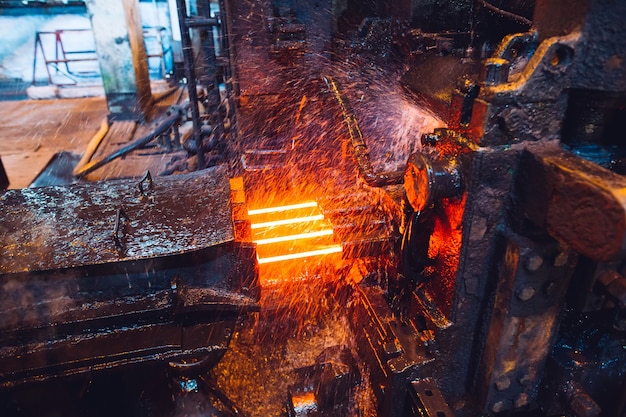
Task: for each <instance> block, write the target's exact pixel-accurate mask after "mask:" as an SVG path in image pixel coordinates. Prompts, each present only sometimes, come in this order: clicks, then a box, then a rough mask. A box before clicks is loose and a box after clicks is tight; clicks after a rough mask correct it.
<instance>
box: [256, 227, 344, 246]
mask: <svg viewBox="0 0 626 417" xmlns="http://www.w3.org/2000/svg"><path fill="white" fill-rule="evenodd" d="M332 234H333V229H324V230H318V231H316V232H309V233H298V234H296V235H286V236H276V237H270V238H267V239H259V240H255V241H254V243H256V244H257V245H269V244H272V243H279V242H287V241H290V240H298V239H311V238H314V237H321V236H332Z"/></svg>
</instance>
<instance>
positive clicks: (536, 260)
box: [524, 254, 543, 272]
mask: <svg viewBox="0 0 626 417" xmlns="http://www.w3.org/2000/svg"><path fill="white" fill-rule="evenodd" d="M541 265H543V258H542V257H541V256H539V255H536V254H535V255H532V256H529V257H528V258H527V259H526V262H525V264H524V266H525V267H526V269H527V270H528V271H530V272H536V271H538V270H539V268H541Z"/></svg>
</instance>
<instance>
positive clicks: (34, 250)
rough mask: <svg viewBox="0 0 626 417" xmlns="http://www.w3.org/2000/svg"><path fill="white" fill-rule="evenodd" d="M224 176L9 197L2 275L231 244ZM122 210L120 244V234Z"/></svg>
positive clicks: (4, 200)
mask: <svg viewBox="0 0 626 417" xmlns="http://www.w3.org/2000/svg"><path fill="white" fill-rule="evenodd" d="M229 199H230V189H229V186H228V178H227V175H226V173H225V172H224V171H222V170H220V169H212V170H210V171H201V172H197V173H191V174H185V175H180V176H173V177H163V178H157V179H155V180H154V181H153V182H152V183H151V185H150V186H148V187H145V186H144V192H143V193H142V192H141V190H140V189H139V186H138V182H137V181H136V180H122V181H109V182H99V183H94V184H79V185H74V186H69V187H65V186H58V187H42V188H35V189H22V190H11V191H8V192H7V193H5V194H4V195H2V196H1V197H0V207H1V208H2V214H1V215H0V216H1V217H0V232H1V234H2V236H4V237H3V240H2V247H3V256H2V258H1V260H0V272H2V273H12V272H13V273H15V272H24V271H41V270H48V269H55V268H69V267H77V266H84V265H94V264H99V263H107V262H120V261H127V260H135V259H142V258H148V257H154V256H162V255H166V254H175V253H183V252H189V251H193V250H197V249H201V248H205V247H209V246H213V245H216V244H219V243H224V242H228V241H232V240H233V239H234V229H233V224H232V218H231V213H230V202H229ZM118 210H120V211H121V212H123V215H122V216H121V217H120V219H119V221H120V222H121V223H120V224H119V230H118V233H117V240H118V241H119V243H116V239H115V238H114V233H113V232H114V226H115V223H116V220H117V219H116V213H117V212H118Z"/></svg>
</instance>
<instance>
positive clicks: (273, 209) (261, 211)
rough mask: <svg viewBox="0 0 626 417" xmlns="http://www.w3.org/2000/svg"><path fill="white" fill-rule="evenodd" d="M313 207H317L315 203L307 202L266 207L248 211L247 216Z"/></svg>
mask: <svg viewBox="0 0 626 417" xmlns="http://www.w3.org/2000/svg"><path fill="white" fill-rule="evenodd" d="M314 207H317V202H315V201H307V202H305V203H298V204H290V205H288V206H278V207H266V208H261V209H254V210H248V215H250V216H254V215H257V214H267V213H277V212H279V211H288V210H297V209H303V208H314Z"/></svg>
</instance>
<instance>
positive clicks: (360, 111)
mask: <svg viewBox="0 0 626 417" xmlns="http://www.w3.org/2000/svg"><path fill="white" fill-rule="evenodd" d="M177 3H178V6H179V18H180V25H181V28H182V32H183V39H182V42H183V47H184V52H185V54H184V62H183V63H181V64H184V65H182V67H184V72H183V73H184V76H185V78H186V80H187V83H188V84H187V86H188V96H189V100H188V102H187V104H186V105H184V106H182V107H177V108H175V109H174V110H173V112H174V113H175V117H172V116H171V114H170V116H169V117H170V118H169V119H168V123H169V124H168V125H167V126H166V128H163V129H162V130H163V132H165V131H168V132H171V133H175V132H174V130H171V129H172V126H174V127H176V126H178V125H180V123H182V121H184V120H186V119H189V120H190V121H191V122H192V124H193V131H192V133H191V136H190V137H191V140H190V141H189V142H188V143H187V144H186V145H185V149H186V150H187V151H188V160H189V161H194V163H195V165H196V166H197V167H198V168H200V169H198V170H197V171H193V172H175V170H172V171H171V172H167V173H159V174H160V175H153V176H150V174H147V176H146V177H144V178H141V179H133V180H110V181H107V182H102V183H100V182H95V183H93V182H88V181H84V180H83V181H81V182H79V183H78V184H74V185H67V186H56V187H43V188H35V189H24V190H20V191H8V192H6V193H5V194H4V195H3V196H2V197H0V201H1V204H2V207H3V210H2V223H1V225H0V227H1V228H2V230H3V233H2V235H3V236H4V237H3V241H2V242H3V243H2V246H3V255H2V259H1V261H0V262H1V264H2V270H1V272H2V274H1V275H0V279H1V280H2V281H1V282H2V288H3V290H2V292H1V293H0V297H1V298H0V315H2V317H3V319H2V320H0V323H1V324H0V325H1V326H2V328H1V330H0V341H1V343H2V344H1V346H0V364H1V365H0V381H1V383H2V385H3V387H4V389H5V391H4V393H3V396H2V397H0V399H2V400H3V402H2V403H3V404H9V405H5V406H4V407H5V409H6V410H9V411H8V412H10V413H14V414H15V415H27V414H28V413H27V412H25V411H23V410H24V409H26V408H24V407H23V406H18V405H19V401H23V398H25V397H27V395H28V393H29V392H38V391H37V390H42V388H41V387H44V388H43V389H47V388H45V387H49V385H45V384H52V383H53V382H50V381H55V382H54V383H58V381H67V380H68V378H71V376H72V375H83V378H85V377H84V375H85V374H88V375H92V374H95V375H99V374H102V373H113V375H115V372H124V370H125V369H128V368H130V367H131V365H132V366H138V367H139V368H138V369H140V370H142V371H141V372H144V373H145V374H146V375H149V372H153V371H148V370H147V369H148V368H145V367H142V366H145V364H146V363H151V364H154V363H156V364H157V366H160V365H163V364H166V365H167V364H169V365H168V366H169V368H168V369H169V370H168V375H170V378H169V380H170V381H171V380H172V379H173V380H175V381H177V382H176V384H174V385H176V387H177V389H178V390H179V391H177V394H176V395H178V396H179V398H181V397H180V396H181V395H182V396H183V397H184V395H191V394H192V393H197V391H198V390H197V386H196V385H195V384H196V383H197V381H201V382H202V383H204V384H205V385H207V386H208V387H209V390H208V391H210V393H211V395H212V396H213V397H212V398H213V400H212V401H213V402H212V404H214V407H213V408H211V411H210V412H209V411H207V410H208V408H203V409H202V410H203V412H204V414H202V413H200V414H199V415H218V416H221V415H226V416H232V415H245V416H257V415H283V416H289V417H295V416H311V417H312V416H381V417H400V416H430V417H445V416H457V417H463V416H495V415H507V416H508V415H513V416H518V415H519V416H576V417H599V416H607V417H608V416H611V417H624V416H626V277H625V276H624V274H626V271H624V255H625V246H624V245H625V243H624V242H625V239H626V179H625V178H624V176H623V175H624V174H625V173H626V165H625V163H624V155H626V148H625V147H624V133H623V129H622V128H621V123H620V122H621V120H622V117H623V116H626V24H625V23H624V22H626V2H624V1H620V0H579V1H578V0H577V1H573V2H572V1H566V0H536V1H530V0H528V1H526V0H517V1H510V2H506V1H492V0H476V1H473V0H459V1H443V0H413V1H408V0H386V1H383V0H380V1H374V0H372V1H364V2H358V1H352V0H344V1H323V0H322V1H303V0H291V1H290V0H263V1H247V0H224V1H219V2H217V3H216V4H217V6H218V9H219V13H211V12H209V9H210V8H209V7H204V8H202V7H199V8H198V10H199V12H198V13H200V14H199V15H198V16H188V15H187V8H186V7H185V2H184V1H178V2H177ZM197 3H202V2H199V1H198V2H197ZM207 3H208V2H207ZM202 4H204V3H202ZM203 11H204V12H203ZM202 13H205V14H202ZM190 29H192V30H191V31H190ZM190 33H191V36H192V38H193V37H196V38H197V39H198V40H200V41H201V42H199V45H200V46H198V45H195V46H194V47H193V48H192V40H193V39H192V38H189V34H190ZM214 37H215V39H214ZM216 39H217V41H216ZM216 45H219V47H218V48H216ZM198 57H200V58H202V59H199V58H198ZM163 132H159V134H158V135H153V136H154V137H156V136H160V135H161V134H162V133H163ZM152 139H153V137H151V138H149V139H147V140H146V142H147V141H148V140H152ZM142 145H143V144H142ZM132 150H134V148H133V149H129V150H128V151H129V152H130V151H132ZM115 157H117V156H113V157H112V158H111V160H112V159H114V158H115ZM107 162H108V160H107V159H106V158H105V159H103V160H102V161H99V162H98V164H100V165H97V166H96V167H94V165H91V167H90V168H88V169H90V170H91V169H96V168H97V167H99V166H102V165H104V164H106V163H107ZM181 166H182V165H181ZM190 166H193V164H192V163H189V164H186V165H184V167H185V169H187V170H189V167H190ZM185 169H181V170H180V171H185ZM153 174H155V173H153ZM164 174H167V175H164ZM170 174H176V175H170ZM81 175H82V174H81ZM27 306H30V307H27ZM231 339H232V340H231ZM320 340H321V342H320ZM229 342H230V349H229V350H227V347H228V346H229ZM222 358H223V359H222ZM220 359H222V360H221V361H220ZM159 364H160V365H159ZM150 369H154V368H150ZM172 375H174V376H172ZM89 378H91V376H89V377H87V378H86V379H87V380H89ZM94 378H96V379H95V380H96V381H101V379H98V378H101V377H98V376H95V377H94ZM112 378H113V377H112ZM84 381H85V379H83V380H82V382H79V383H77V385H79V386H84V384H88V383H86V382H84ZM68 383H69V382H68ZM138 383H139V384H145V383H146V381H142V382H138ZM81 384H83V385H81ZM190 384H191V385H190ZM181 387H182V390H181ZM29 390H34V391H29ZM138 391H140V390H138ZM77 392H78V394H76V393H74V394H72V395H75V396H78V397H80V396H81V395H83V396H84V394H81V393H80V392H81V391H80V390H77ZM105 392H106V390H105ZM133 392H134V391H133ZM141 392H143V391H141ZM181 392H182V394H181ZM137 395H140V396H141V395H143V394H137ZM146 395H147V394H146ZM168 395H169V394H168ZM13 396H15V398H18V397H19V398H21V399H22V400H12V398H14V397H13ZM92 397H93V396H92ZM185 398H188V397H185ZM11 401H13V402H11ZM93 401H100V397H96V399H95V400H93ZM145 401H146V403H148V404H152V405H151V406H146V407H144V408H142V411H141V412H142V413H143V414H134V415H155V416H157V415H158V416H161V415H170V414H171V412H173V411H171V410H172V408H171V407H170V408H167V407H165V408H160V409H155V407H154V404H156V402H155V401H152V402H150V401H148V400H145ZM217 403H220V404H221V405H219V406H217V405H215V404H217ZM15 404H18V405H15ZM20 407H22V408H20ZM20 410H22V413H23V414H20ZM163 410H166V411H163ZM181 410H182V411H181ZM194 410H195V411H194ZM175 411H176V413H179V412H180V413H182V414H177V415H198V414H194V412H198V408H197V407H195V408H194V407H190V408H189V407H188V408H187V409H184V408H183V409H180V408H176V409H175ZM168 413H170V414H168ZM210 413H214V414H210ZM70 414H71V413H70ZM79 414H80V413H78V414H76V415H79ZM129 415H133V414H132V413H131V414H129Z"/></svg>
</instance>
